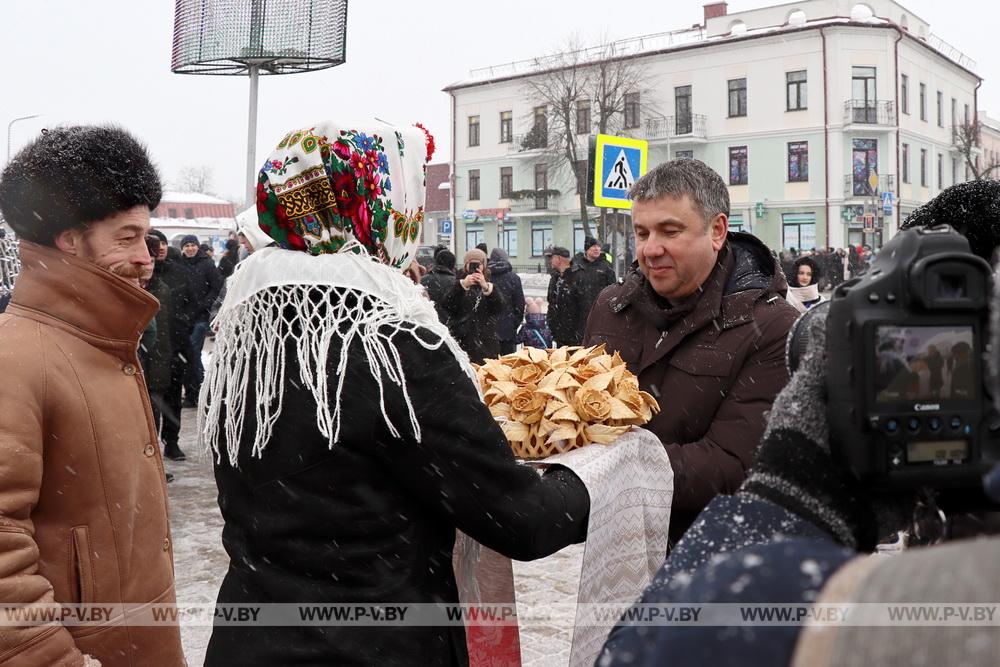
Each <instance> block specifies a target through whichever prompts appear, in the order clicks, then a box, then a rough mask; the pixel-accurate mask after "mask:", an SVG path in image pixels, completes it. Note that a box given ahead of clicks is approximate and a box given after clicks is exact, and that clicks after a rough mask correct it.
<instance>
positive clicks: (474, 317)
mask: <svg viewBox="0 0 1000 667" xmlns="http://www.w3.org/2000/svg"><path fill="white" fill-rule="evenodd" d="M463 277H464V276H463ZM503 309H504V298H503V294H501V293H500V290H498V289H497V287H496V285H494V286H493V291H492V292H490V294H489V295H488V296H487V295H486V294H485V293H483V290H482V288H480V287H479V286H478V285H474V286H473V287H472V288H471V289H465V288H464V287H462V283H461V282H459V281H457V280H456V281H455V284H454V286H452V288H451V291H450V292H448V294H447V295H446V296H445V299H444V310H445V312H446V313H447V314H448V329H449V330H450V331H451V335H452V336H454V338H455V340H457V341H458V344H459V345H461V346H462V349H463V350H465V352H466V354H468V355H469V358H470V359H472V362H473V363H475V364H481V363H483V360H485V359H492V358H495V357H499V356H500V339H499V338H497V321H498V320H499V319H500V313H502V312H503Z"/></svg>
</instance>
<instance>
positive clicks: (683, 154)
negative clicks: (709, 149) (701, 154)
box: [674, 151, 694, 160]
mask: <svg viewBox="0 0 1000 667" xmlns="http://www.w3.org/2000/svg"><path fill="white" fill-rule="evenodd" d="M674 157H676V158H677V159H678V160H693V159H694V151H677V152H676V153H674Z"/></svg>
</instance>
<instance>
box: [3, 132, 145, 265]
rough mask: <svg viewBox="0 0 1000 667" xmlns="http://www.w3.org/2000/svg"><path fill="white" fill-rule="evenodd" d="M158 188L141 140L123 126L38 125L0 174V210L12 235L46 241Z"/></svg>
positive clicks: (140, 202) (137, 201)
mask: <svg viewBox="0 0 1000 667" xmlns="http://www.w3.org/2000/svg"><path fill="white" fill-rule="evenodd" d="M161 194H162V189H161V186H160V177H159V175H158V174H157V172H156V167H154V166H153V163H152V161H151V160H150V158H149V154H148V153H147V152H146V147H145V146H143V145H142V144H141V143H140V142H139V141H138V140H137V139H136V138H135V137H133V136H132V135H131V134H129V133H128V132H126V131H125V130H123V129H121V128H118V127H112V126H93V125H77V126H69V127H57V128H54V129H51V130H43V131H42V134H41V135H40V136H39V137H38V138H36V139H35V140H34V141H32V142H31V143H30V144H28V145H27V146H26V147H25V148H23V149H22V150H21V151H20V152H19V153H18V154H17V155H15V156H14V158H13V159H12V160H11V161H10V163H9V164H8V165H7V166H6V168H5V169H4V170H3V174H2V176H0V212H2V213H3V217H4V218H5V219H6V221H7V223H8V224H9V225H10V226H11V228H12V229H13V230H14V231H15V232H16V233H17V235H18V236H19V237H20V238H22V239H25V240H27V241H33V242H35V243H39V244H42V245H48V246H51V245H53V243H54V239H55V237H56V236H58V235H59V234H60V233H61V232H63V231H65V230H67V229H71V228H73V227H84V226H86V225H88V224H90V223H92V222H97V221H98V220H103V219H105V218H108V217H110V216H112V215H115V214H116V213H120V212H122V211H127V210H128V209H130V208H134V207H136V206H140V205H141V206H147V207H148V208H149V209H150V210H151V211H152V210H153V209H154V208H156V206H157V204H159V203H160V196H161Z"/></svg>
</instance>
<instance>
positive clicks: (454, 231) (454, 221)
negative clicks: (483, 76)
mask: <svg viewBox="0 0 1000 667" xmlns="http://www.w3.org/2000/svg"><path fill="white" fill-rule="evenodd" d="M448 95H449V96H451V164H450V165H448V171H449V172H450V173H449V174H448V183H449V185H451V187H450V188H449V190H448V205H449V208H450V209H451V211H450V212H451V239H449V240H448V248H449V250H451V252H452V253H454V252H455V239H456V238H457V237H458V216H457V215H456V213H457V211H456V210H455V144H456V143H457V142H458V125H457V123H458V120H457V117H456V115H455V113H456V107H455V91H453V90H450V91H448Z"/></svg>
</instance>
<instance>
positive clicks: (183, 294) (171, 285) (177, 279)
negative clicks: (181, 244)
mask: <svg viewBox="0 0 1000 667" xmlns="http://www.w3.org/2000/svg"><path fill="white" fill-rule="evenodd" d="M153 277H154V278H155V279H156V280H158V281H159V282H161V283H162V284H163V285H164V286H165V287H166V288H167V290H168V291H169V292H170V296H169V299H168V300H167V301H161V302H160V311H161V313H165V314H166V318H167V323H168V325H169V330H170V336H169V341H170V346H171V348H172V350H173V351H174V352H178V351H183V350H186V349H187V346H188V341H189V339H190V337H191V327H192V325H193V324H194V322H193V321H192V320H191V312H190V304H192V303H194V296H193V291H192V288H191V274H190V272H189V271H188V270H187V269H186V268H185V267H184V265H183V263H182V262H181V254H180V251H178V250H177V249H176V248H170V250H169V251H168V253H167V257H166V259H164V260H163V261H162V262H157V263H156V266H155V268H154V269H153ZM154 296H155V295H154Z"/></svg>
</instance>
